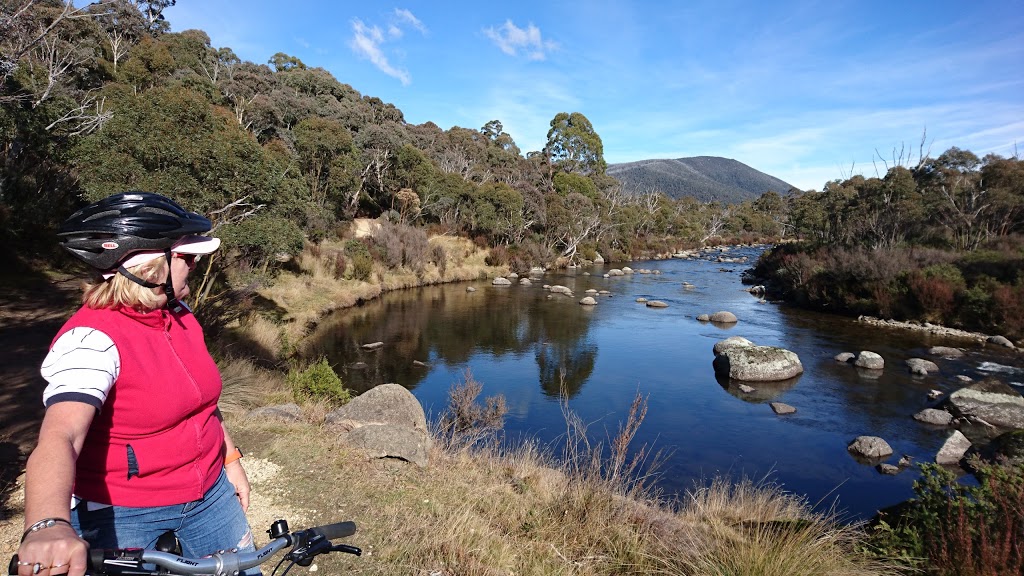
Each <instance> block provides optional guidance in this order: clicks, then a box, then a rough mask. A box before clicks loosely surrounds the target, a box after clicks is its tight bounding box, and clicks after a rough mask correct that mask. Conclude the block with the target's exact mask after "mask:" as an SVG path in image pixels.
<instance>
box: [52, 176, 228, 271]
mask: <svg viewBox="0 0 1024 576" xmlns="http://www.w3.org/2000/svg"><path fill="white" fill-rule="evenodd" d="M210 227H211V224H210V221H209V220H208V219H207V218H205V217H203V216H200V215H199V214H196V213H195V212H189V211H188V210H185V209H184V208H182V207H181V206H180V205H179V204H178V203H177V202H175V201H173V200H171V199H170V198H167V197H165V196H161V195H159V194H153V193H151V192H122V193H120V194H114V195H113V196H109V197H107V198H104V199H103V200H100V201H99V202H96V203H93V204H90V205H88V206H86V207H85V208H82V209H81V210H79V211H78V212H75V213H74V214H72V215H71V217H70V218H68V219H67V220H65V221H64V224H62V225H61V227H60V230H58V231H57V236H58V237H59V238H60V243H61V245H62V246H63V247H64V248H65V249H66V250H67V251H68V252H71V253H72V254H74V255H75V256H76V257H78V258H79V259H80V260H82V261H83V262H85V263H86V264H88V265H90V266H92V267H94V268H98V269H99V270H103V271H107V270H114V269H116V268H117V267H118V263H119V262H122V261H124V260H125V259H126V258H128V257H129V256H131V255H132V254H134V253H136V252H145V251H150V250H167V249H169V248H170V247H171V246H172V245H173V244H174V242H175V241H176V240H178V239H179V238H181V237H182V236H189V235H194V234H203V233H204V232H207V231H208V230H209V229H210Z"/></svg>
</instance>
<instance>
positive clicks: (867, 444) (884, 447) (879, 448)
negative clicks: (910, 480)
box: [846, 436, 892, 460]
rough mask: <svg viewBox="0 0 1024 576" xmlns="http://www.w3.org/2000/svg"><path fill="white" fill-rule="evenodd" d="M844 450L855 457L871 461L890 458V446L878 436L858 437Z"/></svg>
mask: <svg viewBox="0 0 1024 576" xmlns="http://www.w3.org/2000/svg"><path fill="white" fill-rule="evenodd" d="M846 449H847V450H849V451H850V452H852V453H853V454H854V455H856V456H860V457H862V458H868V459H872V460H873V459H877V458H886V457H888V456H892V446H889V443H888V442H886V441H885V440H883V439H882V438H879V437H878V436H858V437H857V438H856V439H854V441H853V442H850V445H849V446H847V447H846Z"/></svg>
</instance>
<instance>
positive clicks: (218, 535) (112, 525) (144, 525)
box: [71, 471, 261, 576]
mask: <svg viewBox="0 0 1024 576" xmlns="http://www.w3.org/2000/svg"><path fill="white" fill-rule="evenodd" d="M88 508H89V506H88V503H87V502H85V501H82V502H80V503H79V504H78V506H76V507H75V509H74V510H72V511H71V523H72V524H73V525H74V527H75V530H77V531H78V533H79V534H81V535H82V538H83V539H85V541H86V542H88V543H89V546H91V547H93V548H148V549H152V548H154V547H155V546H156V539H157V538H159V537H160V535H161V534H163V533H164V532H167V531H168V530H170V531H172V532H174V534H175V535H176V536H177V537H178V540H179V541H180V542H181V553H182V555H183V556H187V557H193V558H199V557H202V556H206V555H208V554H212V553H214V552H216V551H218V550H228V549H230V548H238V549H239V550H255V549H256V548H255V545H254V542H253V537H252V531H251V530H250V529H249V522H248V520H246V519H245V512H243V511H242V505H241V504H240V503H239V502H238V497H236V496H235V488H234V486H232V485H231V482H229V481H228V477H227V475H226V474H225V473H224V472H223V471H221V473H220V477H219V478H217V482H216V483H214V485H213V487H212V488H210V489H209V490H208V491H207V492H206V494H205V495H204V496H203V497H202V498H201V499H199V500H193V501H191V502H186V503H184V504H174V505H171V506H155V507H152V508H132V507H128V506H106V507H103V508H98V509H96V510H88ZM244 574H245V575H246V576H258V575H259V574H261V572H260V569H259V567H254V568H250V569H248V570H246V571H245V572H244Z"/></svg>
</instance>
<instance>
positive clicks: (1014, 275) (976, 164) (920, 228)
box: [755, 148, 1024, 339]
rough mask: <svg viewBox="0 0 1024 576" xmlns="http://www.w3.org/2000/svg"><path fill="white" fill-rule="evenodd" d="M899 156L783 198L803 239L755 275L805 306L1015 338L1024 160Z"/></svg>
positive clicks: (962, 154)
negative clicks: (877, 170)
mask: <svg viewBox="0 0 1024 576" xmlns="http://www.w3.org/2000/svg"><path fill="white" fill-rule="evenodd" d="M897 158H899V156H897ZM904 163H905V164H907V166H904V165H902V164H898V165H896V166H893V167H891V168H889V169H888V171H887V172H886V173H885V174H884V176H882V177H880V178H864V177H862V176H854V177H852V178H848V179H846V180H843V181H839V180H836V181H834V182H830V183H828V184H827V185H826V186H825V189H824V191H822V192H820V193H805V194H802V195H798V196H792V197H790V198H789V199H788V201H789V203H790V205H791V209H790V211H789V213H788V215H787V221H788V223H789V225H790V226H792V230H793V235H794V237H795V238H798V239H800V240H801V241H800V242H797V243H793V244H787V245H783V246H779V247H777V248H776V249H774V250H772V251H771V252H769V253H768V254H766V255H765V256H764V257H763V258H762V259H761V261H760V262H759V263H758V266H757V268H756V270H755V275H759V276H762V277H763V278H765V279H767V280H768V281H769V282H770V283H771V285H772V286H773V287H774V288H776V289H777V290H778V292H779V293H780V294H781V295H782V297H783V298H785V299H786V300H788V301H791V302H795V303H798V304H801V305H804V306H809V307H812V308H817V309H821V310H827V311H830V312H835V313H842V314H854V315H857V314H867V315H872V316H882V317H888V318H895V319H898V320H920V321H925V322H932V323H938V324H943V325H948V326H953V327H957V328H963V329H967V330H977V331H981V332H986V333H996V334H1003V335H1005V336H1007V337H1010V338H1016V339H1019V338H1022V337H1024V161H1022V160H1020V159H1019V158H1010V159H1006V158H1000V157H998V156H994V155H990V156H986V157H985V158H983V159H979V158H978V157H977V156H975V155H974V154H973V153H971V152H969V151H965V150H959V149H957V148H951V149H949V150H947V151H946V152H944V153H942V154H941V155H939V156H938V157H937V158H930V157H929V156H927V154H925V153H924V152H922V153H921V156H920V158H919V159H918V160H917V161H915V162H909V161H906V162H904Z"/></svg>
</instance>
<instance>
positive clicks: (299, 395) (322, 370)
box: [288, 358, 352, 406]
mask: <svg viewBox="0 0 1024 576" xmlns="http://www.w3.org/2000/svg"><path fill="white" fill-rule="evenodd" d="M288 384H289V385H290V386H291V388H292V396H294V398H295V401H296V402H308V401H310V400H312V401H322V402H327V403H328V404H331V405H335V406H340V405H342V404H345V403H346V402H348V401H349V400H351V399H352V395H351V394H350V393H349V391H348V390H346V389H345V388H344V387H343V386H342V384H341V378H339V377H338V374H337V373H335V372H334V368H331V364H330V362H328V361H327V359H326V358H320V360H318V361H316V362H314V363H313V364H310V365H309V366H308V367H306V369H305V370H297V369H292V370H291V371H290V372H288Z"/></svg>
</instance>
